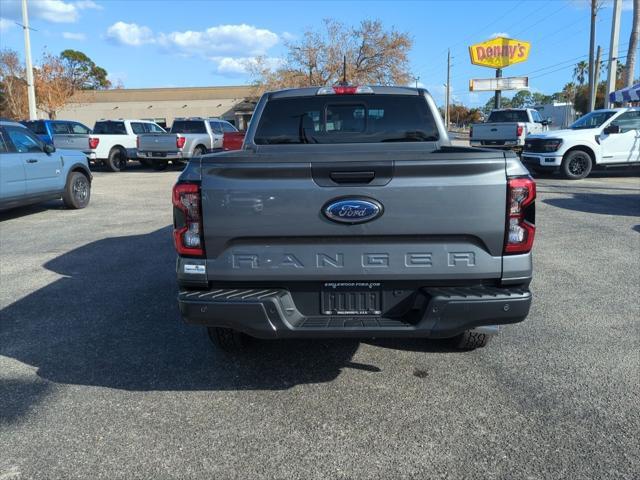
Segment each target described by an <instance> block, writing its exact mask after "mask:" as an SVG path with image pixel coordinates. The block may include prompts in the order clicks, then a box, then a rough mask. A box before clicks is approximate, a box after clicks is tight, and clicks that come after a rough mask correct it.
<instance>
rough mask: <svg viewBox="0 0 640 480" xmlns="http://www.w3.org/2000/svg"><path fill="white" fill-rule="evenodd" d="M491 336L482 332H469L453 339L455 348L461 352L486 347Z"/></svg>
mask: <svg viewBox="0 0 640 480" xmlns="http://www.w3.org/2000/svg"><path fill="white" fill-rule="evenodd" d="M490 338H491V335H489V334H486V333H481V332H474V331H473V330H467V331H466V332H464V333H462V334H460V335H458V336H457V337H454V338H453V341H454V346H455V347H456V348H457V349H459V350H475V349H476V348H482V347H486V346H487V344H488V343H489V339H490Z"/></svg>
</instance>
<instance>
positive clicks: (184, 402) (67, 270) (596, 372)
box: [0, 167, 640, 480]
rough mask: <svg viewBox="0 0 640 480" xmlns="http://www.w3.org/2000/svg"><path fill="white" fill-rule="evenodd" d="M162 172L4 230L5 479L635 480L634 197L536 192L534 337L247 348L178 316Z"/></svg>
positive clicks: (627, 176)
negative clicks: (477, 343)
mask: <svg viewBox="0 0 640 480" xmlns="http://www.w3.org/2000/svg"><path fill="white" fill-rule="evenodd" d="M177 174H178V172H176V171H165V172H151V171H147V170H142V169H140V168H138V167H134V168H132V169H130V170H129V171H126V172H124V173H120V174H111V173H106V172H97V173H96V175H95V180H94V186H93V192H92V200H91V204H90V206H89V207H88V208H87V209H85V210H80V211H68V210H64V209H63V208H62V206H61V204H60V203H59V202H50V203H47V204H44V205H39V206H34V207H28V208H21V209H18V210H13V211H9V212H5V213H2V214H0V245H1V248H0V284H1V288H0V308H1V309H2V310H1V311H0V430H1V431H0V433H1V434H0V479H2V480H6V479H31V478H42V479H56V478H65V479H71V478H78V479H87V478H92V479H98V478H105V479H117V478H126V479H131V478H145V479H149V478H154V479H161V478H195V477H206V478H225V479H227V478H243V479H245V478H299V479H305V480H306V479H314V478H322V479H333V478H342V479H351V478H416V479H417V478H420V479H427V478H451V479H463V478H464V479H469V478H495V479H525V478H527V479H560V478H563V479H574V478H575V479H586V478H594V479H596V478H598V479H599V478H611V479H637V478H638V477H639V476H640V448H639V445H638V436H637V435H638V431H640V411H639V409H638V405H639V403H640V330H639V325H638V319H639V318H640V177H638V176H637V172H636V173H618V174H616V175H614V176H608V175H596V176H594V177H593V178H589V179H587V180H584V181H579V182H568V181H565V180H561V179H559V178H555V177H548V178H543V179H540V180H539V183H538V204H537V205H538V207H537V208H538V210H537V226H538V230H537V240H536V245H535V268H536V270H535V280H534V282H533V285H532V289H533V292H534V295H535V300H534V304H533V308H532V311H531V314H530V316H529V318H528V319H527V320H526V321H525V322H524V323H521V324H518V325H514V326H511V327H508V328H505V329H503V331H502V332H501V334H500V336H499V337H498V338H497V339H495V340H494V342H493V344H491V345H490V346H489V347H487V348H486V349H482V350H478V351H474V352H465V353H458V352H454V351H452V350H450V349H449V348H448V347H447V346H446V344H443V343H442V342H432V341H425V340H417V341H406V340H402V341H400V340H398V341H382V340H375V341H369V340H367V341H361V342H357V341H290V342H257V343H256V344H255V345H254V346H253V349H252V350H251V352H250V353H249V354H247V355H246V356H245V357H240V358H229V357H227V356H225V355H223V354H221V353H220V352H218V351H216V350H215V349H213V348H212V347H210V345H209V343H208V341H207V339H206V336H205V334H204V332H203V331H202V330H200V329H198V328H195V327H190V326H187V325H185V324H183V323H182V322H181V320H180V318H179V313H178V309H177V305H176V301H175V296H176V292H177V289H176V285H175V277H174V271H173V269H174V258H175V255H174V252H173V247H172V242H171V237H170V223H171V208H170V187H171V185H172V183H173V182H174V181H175V178H176V176H177Z"/></svg>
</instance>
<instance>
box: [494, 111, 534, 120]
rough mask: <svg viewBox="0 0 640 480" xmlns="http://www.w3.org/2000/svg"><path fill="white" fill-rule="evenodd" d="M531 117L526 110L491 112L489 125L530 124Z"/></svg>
mask: <svg viewBox="0 0 640 480" xmlns="http://www.w3.org/2000/svg"><path fill="white" fill-rule="evenodd" d="M528 121H529V117H528V116H527V112H526V111H525V110H503V111H500V112H491V113H490V114H489V119H488V120H487V123H494V122H495V123H509V122H528Z"/></svg>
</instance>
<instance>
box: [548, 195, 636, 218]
mask: <svg viewBox="0 0 640 480" xmlns="http://www.w3.org/2000/svg"><path fill="white" fill-rule="evenodd" d="M571 195H572V196H571V197H566V198H549V199H545V200H543V202H544V203H546V204H547V205H551V206H553V207H558V208H565V209H568V210H575V211H578V212H585V213H596V214H599V215H618V216H638V215H640V195H638V194H604V193H572V194H571Z"/></svg>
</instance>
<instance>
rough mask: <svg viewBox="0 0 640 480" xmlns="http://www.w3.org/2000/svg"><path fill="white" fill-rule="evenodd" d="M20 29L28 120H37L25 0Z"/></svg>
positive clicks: (25, 0) (24, 0)
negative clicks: (27, 99) (22, 42)
mask: <svg viewBox="0 0 640 480" xmlns="http://www.w3.org/2000/svg"><path fill="white" fill-rule="evenodd" d="M22 29H23V30H24V58H25V62H26V64H27V65H26V66H27V95H28V97H29V120H37V118H38V114H37V111H36V91H35V89H34V87H33V66H32V65H31V39H30V38H29V14H28V12H27V0H22Z"/></svg>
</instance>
